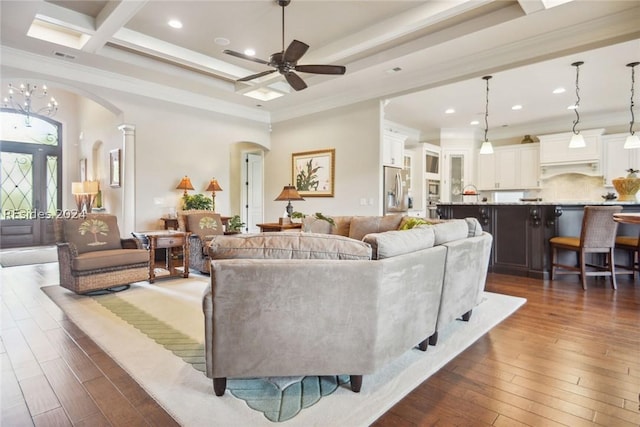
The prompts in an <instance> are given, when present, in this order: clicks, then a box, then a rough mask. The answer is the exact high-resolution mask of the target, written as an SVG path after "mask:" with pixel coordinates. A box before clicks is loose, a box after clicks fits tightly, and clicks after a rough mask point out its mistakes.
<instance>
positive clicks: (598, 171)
mask: <svg viewBox="0 0 640 427" xmlns="http://www.w3.org/2000/svg"><path fill="white" fill-rule="evenodd" d="M580 133H581V134H582V136H583V137H584V140H585V144H586V146H585V147H584V148H569V140H570V139H571V136H572V135H573V133H572V132H565V133H558V134H552V135H539V136H538V138H539V139H540V171H541V174H540V175H541V176H540V177H541V179H547V178H551V177H553V176H556V175H561V174H566V173H578V174H582V175H588V176H602V165H601V163H602V160H601V159H602V143H601V140H600V139H601V136H602V134H603V133H604V129H591V130H585V131H582V132H580Z"/></svg>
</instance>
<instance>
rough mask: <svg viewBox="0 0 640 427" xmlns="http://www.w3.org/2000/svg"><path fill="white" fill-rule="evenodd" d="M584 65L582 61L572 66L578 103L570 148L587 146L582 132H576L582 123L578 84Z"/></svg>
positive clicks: (576, 104)
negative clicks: (581, 67)
mask: <svg viewBox="0 0 640 427" xmlns="http://www.w3.org/2000/svg"><path fill="white" fill-rule="evenodd" d="M582 64H584V62H582V61H578V62H574V63H573V64H571V65H572V66H574V67H576V103H575V105H574V106H573V111H575V112H576V119H575V120H574V121H573V135H572V136H571V141H569V148H584V147H586V145H587V144H585V142H584V137H583V136H582V135H580V131H579V130H576V126H578V123H580V113H578V107H579V106H580V87H579V86H578V83H579V80H580V66H581V65H582Z"/></svg>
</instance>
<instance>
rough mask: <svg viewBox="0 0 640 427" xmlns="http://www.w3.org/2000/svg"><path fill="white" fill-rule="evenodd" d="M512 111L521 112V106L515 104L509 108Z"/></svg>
mask: <svg viewBox="0 0 640 427" xmlns="http://www.w3.org/2000/svg"><path fill="white" fill-rule="evenodd" d="M511 109H512V110H522V105H520V104H516V105H514V106H513V107H511Z"/></svg>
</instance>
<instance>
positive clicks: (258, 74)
mask: <svg viewBox="0 0 640 427" xmlns="http://www.w3.org/2000/svg"><path fill="white" fill-rule="evenodd" d="M275 72H276V70H267V71H263V72H261V73H257V74H252V75H250V76H247V77H243V78H241V79H238V80H236V81H237V82H248V81H249V80H253V79H257V78H258V77H262V76H266V75H267V74H271V73H275Z"/></svg>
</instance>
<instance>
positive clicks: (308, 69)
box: [295, 65, 347, 74]
mask: <svg viewBox="0 0 640 427" xmlns="http://www.w3.org/2000/svg"><path fill="white" fill-rule="evenodd" d="M295 70H296V71H301V72H303V73H313V74H344V73H345V72H346V71H347V68H346V67H344V66H342V65H296V66H295Z"/></svg>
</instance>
